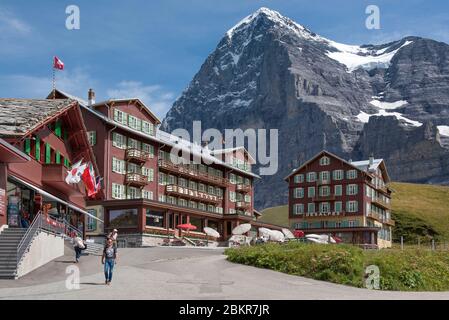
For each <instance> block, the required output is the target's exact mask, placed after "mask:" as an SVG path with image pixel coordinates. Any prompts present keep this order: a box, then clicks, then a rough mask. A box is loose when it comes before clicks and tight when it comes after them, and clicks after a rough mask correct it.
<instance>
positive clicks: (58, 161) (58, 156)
mask: <svg viewBox="0 0 449 320" xmlns="http://www.w3.org/2000/svg"><path fill="white" fill-rule="evenodd" d="M56 163H57V164H60V163H61V153H59V151H56Z"/></svg>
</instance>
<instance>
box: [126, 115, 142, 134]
mask: <svg viewBox="0 0 449 320" xmlns="http://www.w3.org/2000/svg"><path fill="white" fill-rule="evenodd" d="M139 120H140V119H138V118H136V117H134V116H132V115H128V126H129V127H130V128H133V129H134V130H139V131H140V130H141V128H140V127H139V124H141V121H139Z"/></svg>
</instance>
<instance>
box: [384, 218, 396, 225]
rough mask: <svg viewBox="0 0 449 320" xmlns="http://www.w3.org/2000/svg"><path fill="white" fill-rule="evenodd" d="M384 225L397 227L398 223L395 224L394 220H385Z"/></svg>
mask: <svg viewBox="0 0 449 320" xmlns="http://www.w3.org/2000/svg"><path fill="white" fill-rule="evenodd" d="M384 223H385V224H388V225H390V226H395V225H396V222H394V220H392V219H385V220H384Z"/></svg>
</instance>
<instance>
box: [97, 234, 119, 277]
mask: <svg viewBox="0 0 449 320" xmlns="http://www.w3.org/2000/svg"><path fill="white" fill-rule="evenodd" d="M101 263H102V264H104V277H105V284H107V285H110V284H111V281H112V272H113V271H114V265H115V264H116V263H117V247H115V246H114V244H113V241H112V239H110V238H108V239H107V240H106V246H105V247H104V249H103V256H102V257H101Z"/></svg>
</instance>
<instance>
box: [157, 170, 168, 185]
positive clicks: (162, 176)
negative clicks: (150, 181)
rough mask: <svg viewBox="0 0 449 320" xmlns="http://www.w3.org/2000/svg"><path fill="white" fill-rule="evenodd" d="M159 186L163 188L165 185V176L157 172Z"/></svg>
mask: <svg viewBox="0 0 449 320" xmlns="http://www.w3.org/2000/svg"><path fill="white" fill-rule="evenodd" d="M159 184H160V185H163V186H165V185H166V184H167V175H166V174H165V173H163V172H159Z"/></svg>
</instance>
